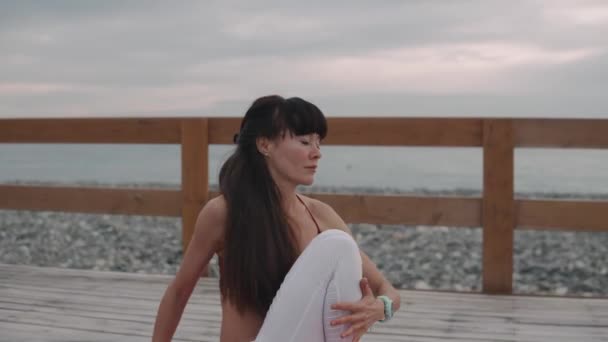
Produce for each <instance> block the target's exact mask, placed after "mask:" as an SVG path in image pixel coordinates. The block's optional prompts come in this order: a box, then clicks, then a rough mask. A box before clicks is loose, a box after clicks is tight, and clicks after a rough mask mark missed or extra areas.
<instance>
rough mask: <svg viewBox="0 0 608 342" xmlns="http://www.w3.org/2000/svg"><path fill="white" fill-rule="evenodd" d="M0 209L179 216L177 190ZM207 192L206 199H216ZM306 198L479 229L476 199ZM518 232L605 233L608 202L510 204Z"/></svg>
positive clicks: (58, 190)
mask: <svg viewBox="0 0 608 342" xmlns="http://www.w3.org/2000/svg"><path fill="white" fill-rule="evenodd" d="M0 194H2V196H0V208H2V209H12V210H42V211H64V212H81V213H107V214H132V215H155V216H181V209H180V208H181V201H182V194H181V192H180V191H179V190H160V189H130V188H95V187H54V186H25V185H0ZM218 195H219V193H218V192H216V191H211V192H209V194H208V196H209V198H213V197H216V196H218ZM306 195H308V196H310V197H312V198H315V199H318V200H320V201H323V202H325V203H327V204H329V205H330V206H332V207H333V208H334V209H335V210H336V211H337V212H339V213H340V214H341V216H342V218H343V219H344V220H345V221H346V222H353V223H354V222H357V223H370V224H387V225H426V226H450V227H454V228H457V227H480V226H481V198H473V197H426V196H419V197H416V196H399V195H364V194H348V195H347V194H323V193H307V194H306ZM514 204H515V208H516V210H515V212H516V215H515V217H516V223H517V224H516V226H517V227H516V228H517V229H519V230H561V231H587V232H608V220H606V219H605V216H606V214H605V213H606V212H608V201H564V200H521V199H520V200H515V201H514Z"/></svg>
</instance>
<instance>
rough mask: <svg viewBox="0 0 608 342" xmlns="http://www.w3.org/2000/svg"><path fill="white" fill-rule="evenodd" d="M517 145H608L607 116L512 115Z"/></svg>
mask: <svg viewBox="0 0 608 342" xmlns="http://www.w3.org/2000/svg"><path fill="white" fill-rule="evenodd" d="M513 129H514V143H515V146H517V147H548V148H608V120H606V119H513Z"/></svg>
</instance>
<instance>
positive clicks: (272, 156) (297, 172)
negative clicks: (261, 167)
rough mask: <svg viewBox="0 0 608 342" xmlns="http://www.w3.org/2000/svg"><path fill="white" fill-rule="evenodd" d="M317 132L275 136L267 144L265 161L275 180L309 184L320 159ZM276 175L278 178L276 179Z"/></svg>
mask: <svg viewBox="0 0 608 342" xmlns="http://www.w3.org/2000/svg"><path fill="white" fill-rule="evenodd" d="M320 148H321V139H320V137H319V135H318V134H316V133H312V134H307V135H291V134H289V133H286V134H285V136H284V137H280V136H279V138H277V139H276V140H275V141H273V142H271V143H270V144H269V146H268V156H266V161H267V162H268V166H269V168H270V170H271V172H272V174H273V177H275V181H279V182H281V181H287V182H289V183H292V184H294V185H296V186H297V185H300V184H301V185H311V184H312V183H313V181H314V175H315V172H316V169H317V166H318V163H319V159H321V150H320ZM276 177H278V178H279V179H276Z"/></svg>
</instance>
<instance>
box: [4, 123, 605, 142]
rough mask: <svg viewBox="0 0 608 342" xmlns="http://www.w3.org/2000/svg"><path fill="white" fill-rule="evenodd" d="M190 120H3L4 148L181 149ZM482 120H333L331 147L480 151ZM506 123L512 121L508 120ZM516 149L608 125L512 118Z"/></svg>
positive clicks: (219, 137) (225, 136)
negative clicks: (54, 145) (100, 146)
mask: <svg viewBox="0 0 608 342" xmlns="http://www.w3.org/2000/svg"><path fill="white" fill-rule="evenodd" d="M182 120H192V119H191V118H91V119H63V118H61V119H0V143H159V144H179V143H180V137H181V132H180V123H181V122H182ZM207 120H208V122H209V124H208V127H209V130H208V132H209V144H232V143H233V142H232V138H233V136H234V134H235V133H237V132H238V130H239V125H240V120H241V119H240V118H208V119H207ZM487 120H490V119H483V118H387V117H384V118H328V125H329V128H330V131H329V135H328V137H327V139H326V140H325V141H324V143H325V144H327V145H370V146H435V147H450V146H451V147H458V146H461V147H481V145H482V140H481V139H482V130H483V122H484V121H487ZM505 120H507V119H505ZM508 120H511V121H512V122H513V132H514V145H515V147H543V148H608V133H607V132H608V120H602V119H508Z"/></svg>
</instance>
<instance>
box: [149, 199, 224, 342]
mask: <svg viewBox="0 0 608 342" xmlns="http://www.w3.org/2000/svg"><path fill="white" fill-rule="evenodd" d="M225 208H226V207H225V204H224V202H223V197H217V198H214V199H212V200H210V201H209V202H207V204H206V205H205V207H204V208H203V209H202V210H201V212H200V213H199V215H198V218H197V220H196V224H195V228H194V235H193V236H192V240H191V241H190V244H189V245H188V248H187V250H186V253H185V254H184V258H183V260H182V263H181V266H180V268H179V271H178V272H177V274H176V275H175V279H173V281H172V282H171V284H170V285H169V286H168V287H167V290H166V291H165V294H164V295H163V298H162V300H161V302H160V305H159V308H158V314H157V316H156V322H155V324H154V334H153V336H152V341H153V342H161V341H171V338H172V337H173V334H175V330H176V329H177V325H178V324H179V321H180V319H181V316H182V314H183V312H184V308H185V307H186V304H187V302H188V299H189V298H190V295H191V294H192V291H193V290H194V287H195V286H196V283H197V281H198V279H199V278H200V276H201V273H202V270H203V269H204V267H205V266H206V265H207V264H208V263H209V260H211V257H212V256H213V254H214V253H216V251H217V248H218V246H219V244H220V242H221V239H222V238H223V230H224V221H225V217H226V209H225Z"/></svg>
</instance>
